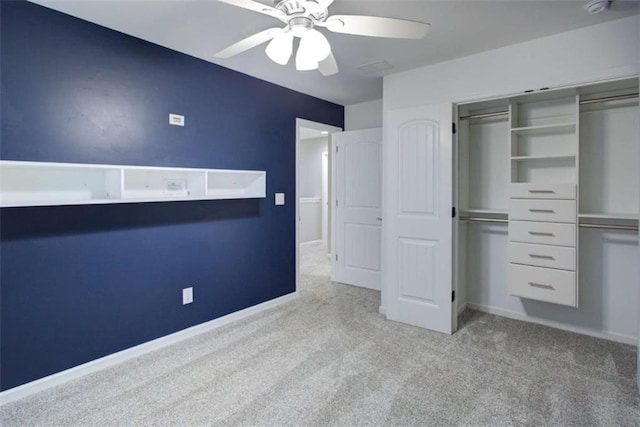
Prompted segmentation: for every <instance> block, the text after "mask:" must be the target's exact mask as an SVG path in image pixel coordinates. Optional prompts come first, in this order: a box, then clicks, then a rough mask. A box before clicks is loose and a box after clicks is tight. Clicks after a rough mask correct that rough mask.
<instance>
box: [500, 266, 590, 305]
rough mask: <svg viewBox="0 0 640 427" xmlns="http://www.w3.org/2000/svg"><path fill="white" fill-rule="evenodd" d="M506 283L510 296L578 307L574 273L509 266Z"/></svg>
mask: <svg viewBox="0 0 640 427" xmlns="http://www.w3.org/2000/svg"><path fill="white" fill-rule="evenodd" d="M508 283H509V285H508V286H509V293H510V294H511V295H517V296H519V297H523V298H530V299H535V300H539V301H546V302H552V303H555V304H562V305H569V306H572V307H575V306H577V305H578V302H577V291H576V273H575V272H574V271H565V270H556V269H553V268H542V267H531V266H528V265H519V264H509V275H508Z"/></svg>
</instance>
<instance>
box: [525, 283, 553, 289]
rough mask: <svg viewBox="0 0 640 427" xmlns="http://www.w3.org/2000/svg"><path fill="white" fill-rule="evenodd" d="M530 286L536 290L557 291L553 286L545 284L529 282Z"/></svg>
mask: <svg viewBox="0 0 640 427" xmlns="http://www.w3.org/2000/svg"><path fill="white" fill-rule="evenodd" d="M529 286H533V287H534V288H542V289H549V290H554V289H555V288H554V287H553V286H551V285H545V284H543V283H536V282H529Z"/></svg>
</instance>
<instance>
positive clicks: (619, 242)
mask: <svg viewBox="0 0 640 427" xmlns="http://www.w3.org/2000/svg"><path fill="white" fill-rule="evenodd" d="M457 113H458V118H457V119H458V120H457V122H458V134H457V144H455V148H456V152H455V154H454V163H455V166H454V167H455V171H456V172H455V181H456V183H455V187H456V188H455V189H456V191H455V195H454V197H455V203H456V206H457V207H458V211H459V216H458V218H457V222H456V223H455V230H454V241H455V245H454V246H455V247H454V270H455V276H456V277H455V289H456V291H457V294H458V295H459V298H458V309H459V311H461V310H463V309H464V308H465V307H466V306H469V307H471V308H476V309H480V310H483V311H489V312H494V313H496V314H502V315H508V316H510V317H515V318H523V319H525V320H533V321H539V322H540V323H549V324H552V325H554V326H558V327H563V328H565V329H570V330H578V331H582V332H586V333H592V334H595V335H598V334H599V335H603V336H607V337H609V338H611V337H613V339H618V338H619V339H620V340H622V341H631V339H630V337H631V335H632V332H631V331H632V330H634V329H633V328H634V326H635V328H637V316H638V314H637V312H638V308H637V296H638V290H637V287H638V286H637V285H638V280H639V272H638V265H637V264H638V263H637V260H638V216H639V205H640V202H639V196H640V188H639V187H640V184H639V183H640V137H639V135H640V125H639V122H640V114H639V109H638V78H632V79H623V80H617V81H612V82H606V83H597V84H588V85H582V86H579V87H572V88H563V89H558V90H549V89H540V90H536V91H531V92H530V93H525V94H521V95H517V96H511V97H505V98H501V99H492V100H487V101H482V102H473V103H467V104H459V105H458V106H457ZM634 292H635V293H634ZM625 295H626V297H625ZM633 295H635V300H634V301H633V306H631V305H629V302H628V301H625V298H626V299H629V298H630V297H632V296H633ZM629 307H634V308H633V312H632V313H629V312H627V313H626V314H627V317H628V320H626V321H627V322H633V320H632V319H635V325H633V324H632V325H631V326H630V327H629V328H627V327H626V326H625V320H624V319H623V316H622V315H621V314H620V312H619V310H622V309H624V308H629ZM609 335H611V337H610V336H609ZM616 337H617V338H616ZM627 338H629V339H627Z"/></svg>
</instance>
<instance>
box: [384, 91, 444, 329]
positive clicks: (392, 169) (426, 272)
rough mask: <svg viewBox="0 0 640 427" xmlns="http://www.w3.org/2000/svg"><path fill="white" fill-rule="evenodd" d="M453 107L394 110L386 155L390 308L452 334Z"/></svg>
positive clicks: (402, 318)
mask: <svg viewBox="0 0 640 427" xmlns="http://www.w3.org/2000/svg"><path fill="white" fill-rule="evenodd" d="M451 119H452V106H451V104H442V105H432V106H426V107H420V108H411V109H403V110H392V111H390V112H389V113H388V115H387V122H386V125H387V126H386V128H385V131H386V137H385V145H384V146H385V151H384V160H385V163H384V167H385V187H384V200H385V205H384V220H385V227H384V233H385V235H384V241H385V255H384V260H385V264H384V269H383V270H384V272H385V277H384V283H385V290H384V291H385V295H384V300H383V305H384V309H385V310H386V313H387V317H388V318H389V319H390V320H395V321H398V322H403V323H408V324H411V325H416V326H420V327H423V328H427V329H432V330H435V331H440V332H444V333H448V334H450V333H453V331H454V330H455V326H456V325H455V320H456V319H455V317H454V316H453V315H452V313H453V310H452V305H453V303H452V289H453V286H452V218H451V216H452V207H453V205H452V203H453V201H452V188H453V176H452V173H453V171H452V169H453V150H452V148H453V147H452V131H451V126H452V125H451V123H452V122H451Z"/></svg>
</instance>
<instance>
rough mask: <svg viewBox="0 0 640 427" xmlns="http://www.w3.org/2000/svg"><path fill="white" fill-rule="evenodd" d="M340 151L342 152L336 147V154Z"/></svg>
mask: <svg viewBox="0 0 640 427" xmlns="http://www.w3.org/2000/svg"><path fill="white" fill-rule="evenodd" d="M338 151H340V150H339V149H338V146H337V145H336V153H337V152H338Z"/></svg>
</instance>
